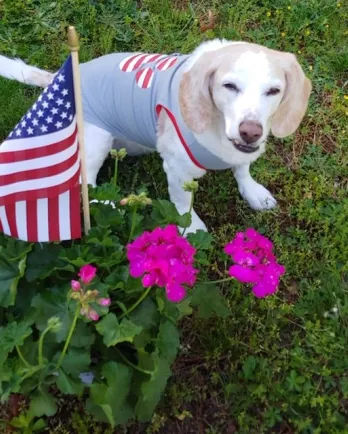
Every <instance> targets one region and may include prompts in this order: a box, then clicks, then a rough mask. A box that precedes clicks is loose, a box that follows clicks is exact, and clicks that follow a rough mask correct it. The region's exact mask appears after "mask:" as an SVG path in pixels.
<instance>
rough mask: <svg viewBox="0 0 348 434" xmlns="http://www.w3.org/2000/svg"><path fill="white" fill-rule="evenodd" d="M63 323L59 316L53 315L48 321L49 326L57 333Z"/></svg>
mask: <svg viewBox="0 0 348 434" xmlns="http://www.w3.org/2000/svg"><path fill="white" fill-rule="evenodd" d="M62 326H63V323H62V321H61V320H60V318H59V317H58V316H52V317H51V318H50V319H49V320H48V322H47V327H48V328H49V329H50V330H51V331H52V332H53V333H57V332H59V330H60V329H61V328H62Z"/></svg>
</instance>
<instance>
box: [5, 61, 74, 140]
mask: <svg viewBox="0 0 348 434" xmlns="http://www.w3.org/2000/svg"><path fill="white" fill-rule="evenodd" d="M74 116H75V101H74V85H73V75H72V64H71V56H69V57H68V59H67V60H66V62H65V63H64V65H63V66H62V67H61V69H60V70H59V72H58V73H57V74H56V76H55V78H54V80H53V82H52V83H51V84H50V85H49V86H48V87H47V88H46V89H45V90H44V91H43V92H42V94H41V95H40V96H39V98H38V99H37V101H36V102H35V104H34V105H33V106H32V107H31V109H30V110H29V111H28V113H27V114H26V115H24V116H23V117H22V119H21V120H20V122H19V123H18V124H17V125H16V127H15V128H14V129H13V130H12V131H11V133H10V135H9V136H8V140H9V139H25V138H28V137H35V136H42V135H44V134H49V133H54V132H56V131H59V130H62V129H64V128H66V127H67V126H69V125H70V124H71V122H72V120H73V118H74Z"/></svg>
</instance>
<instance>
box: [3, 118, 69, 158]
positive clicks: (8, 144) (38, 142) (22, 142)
mask: <svg viewBox="0 0 348 434" xmlns="http://www.w3.org/2000/svg"><path fill="white" fill-rule="evenodd" d="M75 128H76V118H74V119H73V121H72V123H71V124H70V125H69V126H68V127H66V128H65V129H63V130H60V131H57V132H56V133H51V134H44V135H43V136H35V137H27V138H25V139H13V140H5V141H4V142H3V144H2V145H1V148H0V152H15V151H23V150H26V149H32V148H42V147H43V146H47V145H48V144H49V143H56V142H60V141H61V140H64V139H65V138H66V137H70V136H71V134H72V133H73V132H74V131H75Z"/></svg>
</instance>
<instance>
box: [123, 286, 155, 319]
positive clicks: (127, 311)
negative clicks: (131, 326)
mask: <svg viewBox="0 0 348 434" xmlns="http://www.w3.org/2000/svg"><path fill="white" fill-rule="evenodd" d="M151 288H152V287H151V286H149V287H148V288H147V290H146V291H144V292H143V293H142V294H141V296H140V297H139V298H138V300H137V301H136V302H135V303H134V304H133V305H132V306H131V307H130V308H129V309H127V310H126V312H124V313H123V314H122V315H121V316H120V317H119V319H122V318H124V317H125V316H127V315H129V314H130V313H131V312H132V311H133V310H134V309H135V308H136V307H138V306H139V304H140V303H141V302H142V301H143V300H144V299H145V298H146V296H147V294H148V293H149V292H150V290H151Z"/></svg>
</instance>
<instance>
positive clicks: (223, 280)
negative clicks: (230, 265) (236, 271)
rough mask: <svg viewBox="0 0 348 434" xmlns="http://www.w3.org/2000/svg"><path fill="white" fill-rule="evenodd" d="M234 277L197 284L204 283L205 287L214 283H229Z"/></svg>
mask: <svg viewBox="0 0 348 434" xmlns="http://www.w3.org/2000/svg"><path fill="white" fill-rule="evenodd" d="M233 279H234V277H226V278H225V279H219V280H210V281H208V282H197V283H204V284H205V285H211V284H213V283H222V282H228V281H229V280H233Z"/></svg>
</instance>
